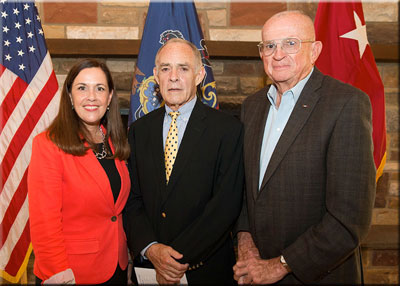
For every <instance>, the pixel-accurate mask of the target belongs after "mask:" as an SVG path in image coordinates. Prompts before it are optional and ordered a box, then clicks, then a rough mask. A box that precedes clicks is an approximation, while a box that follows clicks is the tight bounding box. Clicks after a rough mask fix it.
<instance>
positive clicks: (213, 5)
mask: <svg viewBox="0 0 400 286" xmlns="http://www.w3.org/2000/svg"><path fill="white" fill-rule="evenodd" d="M194 5H195V6H196V9H197V10H208V9H219V8H225V9H227V8H228V6H229V3H227V2H225V1H218V0H215V2H211V1H204V0H195V1H194Z"/></svg>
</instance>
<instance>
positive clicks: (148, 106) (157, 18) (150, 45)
mask: <svg viewBox="0 0 400 286" xmlns="http://www.w3.org/2000/svg"><path fill="white" fill-rule="evenodd" d="M172 38H181V39H185V40H187V41H190V42H192V43H193V44H194V45H196V47H197V48H198V49H199V51H200V53H201V57H202V62H203V66H204V68H205V70H206V76H205V77H204V80H203V81H202V82H201V83H200V84H199V86H198V90H197V93H198V95H200V98H201V100H202V101H203V103H205V104H208V105H209V106H211V107H214V108H218V102H217V93H216V86H215V80H214V76H213V73H212V69H211V64H210V61H209V56H208V51H207V48H206V45H205V41H204V37H203V33H202V31H201V27H200V23H199V19H198V16H197V11H196V7H195V5H194V3H193V2H150V5H149V10H148V12H147V18H146V23H145V26H144V31H143V37H142V42H141V45H140V51H139V56H138V61H137V64H136V69H135V74H134V78H133V84H132V94H131V104H130V110H129V119H128V126H129V125H130V124H131V123H132V122H133V121H135V120H136V119H138V118H140V117H141V116H143V115H145V114H147V113H149V112H151V111H153V110H154V109H157V108H158V107H160V106H162V105H163V101H162V98H161V96H160V94H159V92H158V86H157V83H156V81H155V79H154V76H153V67H154V59H155V56H156V54H157V51H158V49H159V48H160V47H161V46H162V45H163V44H164V43H165V42H166V41H168V40H169V39H172Z"/></svg>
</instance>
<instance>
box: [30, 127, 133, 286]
mask: <svg viewBox="0 0 400 286" xmlns="http://www.w3.org/2000/svg"><path fill="white" fill-rule="evenodd" d="M115 164H116V166H117V170H118V172H119V174H120V176H121V191H120V194H119V196H118V199H117V202H116V203H115V204H114V198H113V194H112V191H111V187H110V183H109V180H108V177H107V175H106V173H105V171H104V169H103V168H102V166H101V165H100V163H99V162H98V160H97V159H96V157H95V156H94V154H93V152H87V154H86V155H85V156H81V157H80V156H73V155H70V154H66V153H65V152H63V151H62V150H60V149H59V148H58V147H57V146H56V145H55V144H54V143H53V142H51V141H50V140H49V139H48V138H47V136H46V132H44V133H41V134H39V135H38V136H36V137H35V138H34V140H33V146H32V157H31V162H30V165H29V171H28V196H29V215H30V230H31V238H32V245H33V250H34V252H35V264H34V271H33V272H34V274H35V275H36V276H37V277H39V278H40V279H42V280H46V279H48V278H49V277H51V276H52V275H54V274H56V273H58V272H61V271H64V270H66V269H67V268H71V269H72V271H73V272H74V275H75V280H76V283H77V284H83V283H91V284H93V283H102V282H105V281H107V280H108V279H109V278H111V276H112V275H113V274H114V271H115V269H116V267H117V263H119V265H120V267H121V268H122V269H125V268H126V266H127V264H128V252H127V246H126V236H125V232H124V229H123V225H122V213H121V212H122V210H123V208H124V206H125V203H126V200H127V199H128V195H129V190H130V185H131V184H130V178H129V174H128V169H127V167H126V165H125V162H123V161H119V160H115Z"/></svg>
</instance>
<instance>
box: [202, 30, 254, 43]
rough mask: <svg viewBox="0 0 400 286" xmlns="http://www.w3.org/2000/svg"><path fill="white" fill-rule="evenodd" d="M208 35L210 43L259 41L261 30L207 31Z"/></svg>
mask: <svg viewBox="0 0 400 286" xmlns="http://www.w3.org/2000/svg"><path fill="white" fill-rule="evenodd" d="M209 34H210V40H211V41H243V42H260V41H261V29H209Z"/></svg>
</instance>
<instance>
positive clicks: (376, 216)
mask: <svg viewBox="0 0 400 286" xmlns="http://www.w3.org/2000/svg"><path fill="white" fill-rule="evenodd" d="M372 224H373V225H398V224H399V210H394V209H373V211H372Z"/></svg>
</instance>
